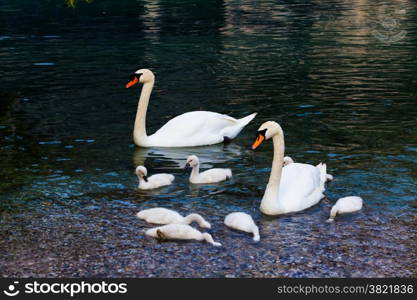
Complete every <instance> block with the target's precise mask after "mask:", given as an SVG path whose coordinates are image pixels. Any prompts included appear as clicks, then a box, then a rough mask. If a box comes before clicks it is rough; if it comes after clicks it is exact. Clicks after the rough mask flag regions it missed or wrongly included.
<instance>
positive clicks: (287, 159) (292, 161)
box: [283, 156, 294, 167]
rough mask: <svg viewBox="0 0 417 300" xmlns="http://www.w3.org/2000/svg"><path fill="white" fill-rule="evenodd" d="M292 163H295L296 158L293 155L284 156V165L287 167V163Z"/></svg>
mask: <svg viewBox="0 0 417 300" xmlns="http://www.w3.org/2000/svg"><path fill="white" fill-rule="evenodd" d="M292 163H294V160H293V159H292V158H291V157H289V156H285V157H284V163H283V166H284V167H285V166H286V165H289V164H292Z"/></svg>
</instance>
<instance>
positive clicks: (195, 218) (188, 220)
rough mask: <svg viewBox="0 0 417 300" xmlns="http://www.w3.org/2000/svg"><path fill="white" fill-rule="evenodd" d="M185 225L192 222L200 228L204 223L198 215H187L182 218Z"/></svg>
mask: <svg viewBox="0 0 417 300" xmlns="http://www.w3.org/2000/svg"><path fill="white" fill-rule="evenodd" d="M184 222H185V224H191V223H192V222H197V223H198V224H199V225H200V226H201V224H203V223H204V220H203V217H202V216H200V215H199V214H189V215H188V216H186V217H185V218H184Z"/></svg>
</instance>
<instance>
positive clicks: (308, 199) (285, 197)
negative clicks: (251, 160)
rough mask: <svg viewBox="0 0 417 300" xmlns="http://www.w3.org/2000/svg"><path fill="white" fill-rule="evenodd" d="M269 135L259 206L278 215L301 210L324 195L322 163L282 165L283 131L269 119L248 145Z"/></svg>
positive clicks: (313, 203)
mask: <svg viewBox="0 0 417 300" xmlns="http://www.w3.org/2000/svg"><path fill="white" fill-rule="evenodd" d="M269 139H272V142H273V146H274V157H273V161H272V169H271V174H270V176H269V181H268V185H267V186H266V189H265V193H264V196H263V198H262V202H261V206H260V209H261V211H262V213H264V214H266V215H281V214H287V213H292V212H298V211H302V210H304V209H307V208H309V207H311V206H313V205H315V204H317V203H318V202H319V201H320V199H322V198H323V197H324V194H323V192H324V190H325V187H324V183H325V182H326V164H322V165H321V166H320V168H318V167H315V166H313V165H309V164H301V163H291V164H289V165H287V166H286V167H285V168H283V162H284V152H285V143H284V132H283V130H282V128H281V126H280V125H279V124H278V123H276V122H273V121H268V122H265V123H263V124H262V125H261V126H260V127H259V129H258V131H257V133H256V139H255V142H254V143H253V144H252V149H253V150H255V149H257V148H258V147H259V146H260V145H261V144H262V143H263V142H264V141H266V140H269Z"/></svg>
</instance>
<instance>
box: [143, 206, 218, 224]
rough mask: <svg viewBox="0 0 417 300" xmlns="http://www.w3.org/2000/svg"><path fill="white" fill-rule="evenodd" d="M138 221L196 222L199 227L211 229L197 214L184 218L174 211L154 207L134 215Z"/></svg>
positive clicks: (158, 222) (162, 222) (154, 222)
mask: <svg viewBox="0 0 417 300" xmlns="http://www.w3.org/2000/svg"><path fill="white" fill-rule="evenodd" d="M136 216H137V217H138V218H139V219H142V220H145V221H146V222H148V223H152V224H173V223H175V224H187V225H188V224H191V223H192V222H197V223H198V225H200V227H203V228H211V225H210V223H209V222H207V221H206V220H204V218H203V217H202V216H200V215H199V214H189V215H188V216H186V217H183V216H181V215H180V214H179V213H177V212H176V211H173V210H170V209H166V208H163V207H155V208H149V209H144V210H141V211H140V212H138V213H137V214H136Z"/></svg>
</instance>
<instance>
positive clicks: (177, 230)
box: [145, 224, 222, 246]
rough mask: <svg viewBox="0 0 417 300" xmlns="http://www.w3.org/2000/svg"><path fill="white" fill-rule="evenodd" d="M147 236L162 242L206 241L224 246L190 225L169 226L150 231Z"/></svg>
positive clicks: (147, 231)
mask: <svg viewBox="0 0 417 300" xmlns="http://www.w3.org/2000/svg"><path fill="white" fill-rule="evenodd" d="M145 234H146V235H148V236H151V237H154V238H158V239H161V240H164V239H172V240H197V241H206V242H208V243H210V244H212V245H213V246H221V245H222V244H220V243H217V242H215V241H214V240H213V237H212V236H211V235H210V234H209V233H207V232H205V233H201V232H200V231H198V230H197V229H194V228H193V227H191V226H190V225H185V224H168V225H164V226H160V227H156V228H152V229H148V230H146V232H145Z"/></svg>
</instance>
